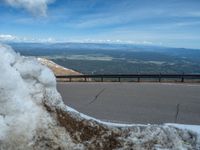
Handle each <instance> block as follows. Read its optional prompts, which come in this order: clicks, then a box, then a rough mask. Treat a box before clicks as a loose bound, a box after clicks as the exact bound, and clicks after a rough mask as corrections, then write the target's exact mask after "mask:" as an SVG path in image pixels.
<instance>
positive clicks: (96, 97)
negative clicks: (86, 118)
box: [88, 88, 106, 105]
mask: <svg viewBox="0 0 200 150" xmlns="http://www.w3.org/2000/svg"><path fill="white" fill-rule="evenodd" d="M105 89H106V88H104V89H102V90H101V91H99V92H98V93H97V95H96V96H95V97H94V99H93V100H91V101H90V102H89V103H88V104H89V105H90V104H92V103H94V102H95V101H96V100H97V99H98V97H99V96H100V95H101V94H102V93H103V92H104V91H105Z"/></svg>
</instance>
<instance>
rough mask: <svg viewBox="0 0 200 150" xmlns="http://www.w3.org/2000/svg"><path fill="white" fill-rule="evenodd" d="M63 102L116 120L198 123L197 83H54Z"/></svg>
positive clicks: (96, 115)
mask: <svg viewBox="0 0 200 150" xmlns="http://www.w3.org/2000/svg"><path fill="white" fill-rule="evenodd" d="M57 86H58V91H59V92H60V93H61V95H62V97H63V100H64V102H65V103H66V104H67V105H69V106H71V107H73V108H75V109H76V110H78V111H80V112H82V113H85V114H87V115H90V116H92V117H95V118H98V119H102V120H109V121H113V122H120V123H172V122H173V123H174V122H177V123H187V124H200V84H168V83H77V82H76V83H75V82H74V83H58V85H57Z"/></svg>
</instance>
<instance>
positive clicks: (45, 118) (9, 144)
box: [0, 45, 71, 150]
mask: <svg viewBox="0 0 200 150" xmlns="http://www.w3.org/2000/svg"><path fill="white" fill-rule="evenodd" d="M0 64H1V65H0V71H1V73H0V149H1V150H3V149H6V150H7V149H33V145H34V144H35V143H36V142H38V140H39V139H40V138H41V137H43V138H44V136H43V135H41V134H40V133H42V132H41V131H43V132H45V134H46V135H45V136H47V137H48V136H49V137H48V138H49V140H50V139H53V138H55V137H56V136H57V134H60V133H61V134H63V133H64V131H65V130H63V129H62V128H60V129H59V128H58V127H57V124H56V121H55V120H54V119H53V117H51V116H50V115H49V113H47V111H46V109H45V108H44V107H43V104H44V101H45V99H46V98H48V97H49V96H51V98H49V99H50V100H51V101H48V103H50V105H53V104H56V105H59V103H61V98H60V95H59V94H58V93H57V91H56V89H55V86H56V82H55V77H54V75H53V74H52V72H51V71H50V70H49V69H48V68H46V67H44V66H42V65H41V64H39V63H38V62H37V61H36V59H34V58H26V57H21V56H20V55H19V54H16V53H15V52H14V51H13V50H12V49H11V47H9V46H6V45H0ZM55 127H57V128H55ZM49 128H54V130H50V129H49ZM55 131H56V132H55ZM59 132H60V133H59ZM65 135H66V136H65V137H64V138H65V139H66V141H64V142H66V143H67V142H68V141H70V138H69V136H67V133H66V134H65ZM40 136H41V137H40ZM57 140H58V141H57V143H59V144H58V145H60V146H62V145H63V144H61V143H62V140H63V139H57ZM43 142H44V141H43ZM70 144H71V143H68V145H67V146H68V147H70V146H71V145H70ZM55 145H56V144H55ZM64 145H65V144H64ZM38 146H39V144H38ZM37 148H38V149H42V147H37Z"/></svg>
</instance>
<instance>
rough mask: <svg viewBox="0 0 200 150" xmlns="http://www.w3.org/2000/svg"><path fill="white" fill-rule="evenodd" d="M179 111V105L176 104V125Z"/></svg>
mask: <svg viewBox="0 0 200 150" xmlns="http://www.w3.org/2000/svg"><path fill="white" fill-rule="evenodd" d="M179 110H180V104H177V105H176V115H175V123H177V120H178V115H179Z"/></svg>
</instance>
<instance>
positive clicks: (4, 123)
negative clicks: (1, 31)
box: [0, 44, 200, 150]
mask: <svg viewBox="0 0 200 150" xmlns="http://www.w3.org/2000/svg"><path fill="white" fill-rule="evenodd" d="M0 64H1V65H0V71H1V73H0V150H12V149H20V150H45V149H53V150H54V149H61V150H68V149H95V148H96V146H100V147H99V148H97V149H105V147H106V146H107V145H109V144H112V143H113V142H110V141H109V140H111V139H112V140H113V139H114V138H115V139H114V141H115V142H118V144H121V145H122V148H120V147H116V148H115V149H131V148H132V149H141V150H142V149H169V148H170V149H200V140H199V139H200V138H199V137H200V135H199V133H200V127H199V126H194V125H180V124H164V125H140V124H117V123H111V122H103V121H101V120H98V119H95V118H92V117H89V116H87V115H84V114H82V113H80V112H78V111H76V110H74V109H73V108H70V107H68V106H66V105H64V103H63V102H62V98H61V96H60V94H59V93H58V92H57V90H56V80H55V77H54V75H53V73H52V71H51V70H50V69H48V68H47V67H45V66H44V65H42V64H40V63H39V62H38V60H37V59H36V58H32V57H23V56H20V54H17V53H15V52H14V51H13V50H12V48H11V47H9V46H7V45H1V44H0ZM48 109H49V110H48ZM57 110H59V111H60V112H62V113H60V114H59V113H58V111H57ZM67 117H68V118H67ZM59 118H60V120H59ZM70 121H72V122H70ZM74 125H75V127H74ZM178 128H179V129H178ZM97 131H98V132H99V133H98V132H97ZM84 134H85V135H84ZM90 134H92V135H93V136H92V137H91V138H88V137H90V136H91V135H90ZM112 135H113V136H112ZM114 135H115V136H116V137H115V136H114ZM111 146H116V145H111ZM85 147H86V148H85Z"/></svg>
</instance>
